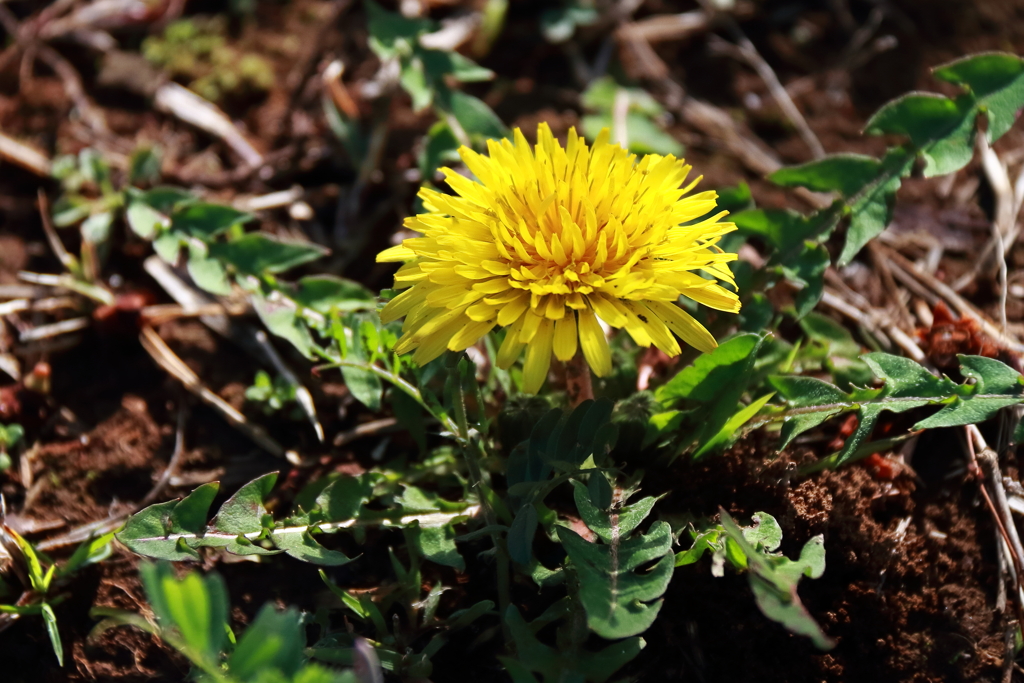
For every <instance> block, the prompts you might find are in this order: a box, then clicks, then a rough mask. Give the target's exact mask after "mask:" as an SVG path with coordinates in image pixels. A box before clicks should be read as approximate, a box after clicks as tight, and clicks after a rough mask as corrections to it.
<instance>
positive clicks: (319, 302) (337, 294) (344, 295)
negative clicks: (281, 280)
mask: <svg viewBox="0 0 1024 683" xmlns="http://www.w3.org/2000/svg"><path fill="white" fill-rule="evenodd" d="M292 298H293V299H295V301H296V303H298V304H300V305H301V306H305V307H306V308H311V309H313V310H314V311H317V312H318V313H323V314H324V315H327V314H329V313H332V312H334V311H345V312H347V311H356V310H364V309H371V308H374V306H375V298H374V296H373V293H372V292H370V290H368V289H367V288H366V287H364V286H362V285H361V284H359V283H358V282H355V281H354V280H346V279H345V278H341V277H336V276H334V275H310V276H308V277H304V278H302V279H301V280H299V282H298V289H297V290H296V291H295V295H294V296H293V297H292Z"/></svg>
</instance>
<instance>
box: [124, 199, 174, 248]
mask: <svg viewBox="0 0 1024 683" xmlns="http://www.w3.org/2000/svg"><path fill="white" fill-rule="evenodd" d="M125 219H127V221H128V227H130V228H131V229H132V232H134V233H135V234H136V235H138V236H139V237H141V238H142V239H144V240H152V239H153V238H155V237H156V236H157V235H158V234H159V233H160V231H162V230H163V229H164V228H167V227H169V226H170V224H171V219H170V218H168V217H167V216H166V215H165V214H162V213H160V212H159V211H157V210H156V209H154V208H153V207H152V206H150V205H149V204H147V203H146V202H144V201H142V200H139V199H132V200H130V201H129V203H128V208H127V209H126V210H125Z"/></svg>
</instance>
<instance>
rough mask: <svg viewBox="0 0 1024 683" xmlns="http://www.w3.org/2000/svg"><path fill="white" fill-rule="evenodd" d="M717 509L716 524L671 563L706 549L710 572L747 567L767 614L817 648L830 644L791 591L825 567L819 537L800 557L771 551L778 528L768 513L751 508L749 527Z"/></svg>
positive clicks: (689, 561)
mask: <svg viewBox="0 0 1024 683" xmlns="http://www.w3.org/2000/svg"><path fill="white" fill-rule="evenodd" d="M721 515H722V523H721V524H719V525H717V526H715V527H712V528H710V529H708V530H706V531H702V532H700V533H694V534H693V545H692V546H691V547H690V549H689V550H686V551H683V552H681V553H678V554H677V555H676V566H677V567H681V566H683V565H688V564H693V563H694V562H697V561H698V560H699V559H700V558H701V557H702V556H703V555H704V553H706V552H709V551H710V552H711V554H712V560H711V572H712V573H713V574H714V575H715V576H722V575H723V573H724V566H725V563H726V562H728V563H729V564H730V565H731V566H732V567H733V568H734V569H736V570H737V571H745V572H747V575H748V576H749V577H750V588H751V590H752V591H753V592H754V599H755V600H756V601H757V606H758V608H760V610H761V612H763V613H764V615H765V616H766V617H768V618H769V619H771V620H773V621H777V622H779V623H780V624H782V625H783V626H785V627H786V628H788V629H789V630H790V631H792V632H793V633H798V634H800V635H803V636H807V637H808V638H810V639H811V641H812V642H813V643H814V644H815V645H817V646H818V647H819V648H820V649H822V650H829V649H831V648H832V647H833V646H834V645H835V642H834V641H833V640H832V639H831V638H829V637H828V636H826V635H825V634H824V633H823V632H822V630H821V627H820V626H818V624H817V622H815V621H814V618H813V617H812V616H811V615H810V614H809V613H808V612H807V610H806V609H805V608H804V606H803V603H801V602H800V597H799V596H798V595H797V592H796V587H797V584H798V583H799V582H800V579H802V578H804V577H805V576H806V577H808V578H811V579H817V578H819V577H820V576H821V575H822V574H823V573H824V572H825V545H824V539H823V537H822V536H820V535H819V536H815V537H814V538H812V539H811V540H809V541H807V543H806V544H804V547H803V549H802V550H801V551H800V558H799V559H797V560H790V559H788V558H787V557H785V556H784V555H782V554H781V553H779V552H776V551H777V550H778V548H779V546H780V545H781V544H782V529H781V527H779V523H778V522H776V521H775V518H774V517H772V516H771V515H769V514H768V513H766V512H756V513H754V517H753V524H752V525H751V526H749V527H740V526H739V525H738V524H736V522H735V521H734V520H733V518H732V517H730V516H729V515H728V514H727V513H726V512H725V511H724V510H723V511H722V513H721Z"/></svg>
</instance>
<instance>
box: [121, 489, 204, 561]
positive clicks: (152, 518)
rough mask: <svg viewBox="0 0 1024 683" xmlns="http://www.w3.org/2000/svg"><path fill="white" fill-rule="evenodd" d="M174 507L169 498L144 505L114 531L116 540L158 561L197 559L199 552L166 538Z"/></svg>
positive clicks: (175, 540)
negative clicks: (167, 500) (147, 505)
mask: <svg viewBox="0 0 1024 683" xmlns="http://www.w3.org/2000/svg"><path fill="white" fill-rule="evenodd" d="M177 506H178V501H176V500H172V501H169V502H166V503H157V504H155V505H150V506H149V507H147V508H144V509H143V510H141V511H139V512H138V513H136V514H134V515H132V516H131V517H129V518H128V521H127V522H125V525H124V528H123V529H121V531H119V532H117V540H118V541H120V542H121V543H123V544H124V545H125V547H127V548H128V549H129V550H131V551H132V552H134V553H138V554H139V555H144V556H146V557H152V558H154V559H158V560H171V561H175V562H181V561H185V560H198V559H199V553H197V552H196V551H195V550H193V549H192V548H191V547H189V546H188V545H186V544H185V543H184V542H181V543H179V542H178V540H177V539H176V538H169V535H170V534H171V533H172V531H171V514H172V512H173V511H174V509H175V508H176V507H177ZM204 521H205V520H204Z"/></svg>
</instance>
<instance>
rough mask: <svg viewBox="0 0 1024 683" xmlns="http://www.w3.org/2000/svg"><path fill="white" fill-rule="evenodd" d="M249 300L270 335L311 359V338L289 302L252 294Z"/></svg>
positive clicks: (312, 344)
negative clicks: (286, 342)
mask: <svg viewBox="0 0 1024 683" xmlns="http://www.w3.org/2000/svg"><path fill="white" fill-rule="evenodd" d="M250 300H251V301H252V307H253V309H255V311H256V315H258V316H259V317H260V320H262V321H263V324H264V325H266V327H267V329H268V330H270V332H271V333H273V334H275V335H277V336H278V337H281V338H282V339H287V340H288V341H290V342H291V343H292V345H293V346H294V347H295V348H296V349H298V351H299V353H301V354H302V355H303V356H305V357H306V358H310V359H312V358H313V346H314V345H315V344H314V342H313V337H312V335H311V334H310V333H309V328H308V327H307V326H306V324H305V323H304V322H303V321H302V319H301V318H300V317H299V312H298V311H297V310H295V306H294V305H293V304H292V303H291V302H290V301H286V300H283V299H267V298H264V297H262V296H260V295H258V294H253V295H252V297H251V298H250Z"/></svg>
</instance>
